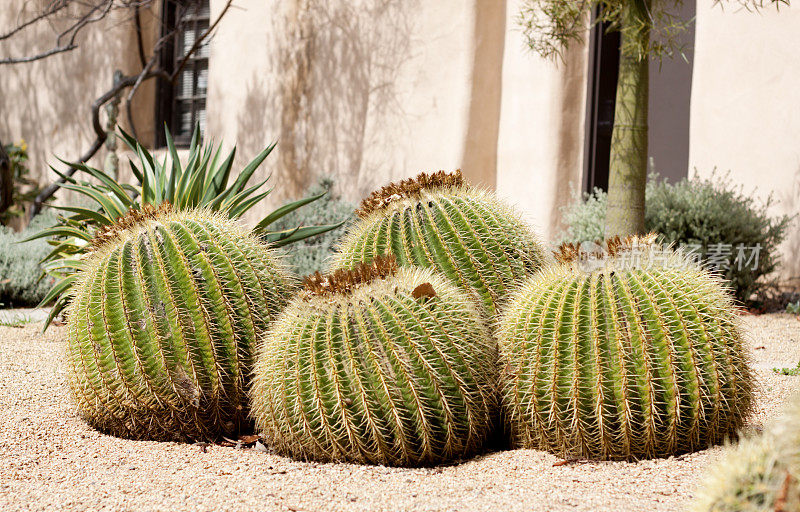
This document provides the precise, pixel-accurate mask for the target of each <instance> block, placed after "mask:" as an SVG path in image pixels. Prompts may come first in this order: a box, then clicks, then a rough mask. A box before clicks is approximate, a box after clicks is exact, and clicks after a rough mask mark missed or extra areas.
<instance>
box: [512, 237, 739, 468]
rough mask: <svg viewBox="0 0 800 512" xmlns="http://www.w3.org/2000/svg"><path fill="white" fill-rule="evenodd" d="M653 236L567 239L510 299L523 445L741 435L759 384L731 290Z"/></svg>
mask: <svg viewBox="0 0 800 512" xmlns="http://www.w3.org/2000/svg"><path fill="white" fill-rule="evenodd" d="M654 240H655V235H650V236H648V237H645V238H636V237H633V238H629V239H626V240H620V239H619V238H616V239H614V240H611V241H609V242H608V243H607V246H606V247H605V248H604V250H602V251H598V252H588V253H587V252H586V251H582V250H580V249H579V248H577V247H575V246H572V245H569V244H566V245H564V246H562V248H561V252H560V253H559V254H558V259H559V260H560V264H559V265H556V266H553V267H551V268H547V269H544V270H542V271H540V272H539V273H538V274H537V275H536V276H534V277H532V278H530V279H529V280H528V281H526V282H525V283H524V284H523V285H522V286H521V287H520V288H519V290H517V291H516V292H515V294H514V295H513V297H512V298H510V299H509V303H508V307H507V308H506V310H505V311H504V313H503V315H502V317H501V320H500V322H499V328H498V329H497V337H498V340H499V343H500V352H501V356H500V357H501V363H500V364H501V368H502V377H501V378H502V381H503V383H502V388H503V392H502V394H503V406H504V409H505V416H506V419H507V426H508V428H509V430H510V432H511V435H512V438H513V444H514V445H515V446H518V447H528V448H537V449H544V450H547V451H550V452H553V453H557V454H561V455H563V456H565V457H589V458H599V459H638V458H646V457H659V456H669V455H674V454H678V453H682V452H689V451H693V450H697V449H700V448H702V447H706V446H708V445H710V444H714V443H719V442H721V441H723V440H724V439H725V438H726V437H727V436H733V435H735V434H736V432H737V430H738V429H739V427H740V426H741V425H742V422H743V420H744V418H745V416H746V414H747V413H748V411H749V409H750V404H751V401H752V386H753V384H752V376H751V370H750V369H749V366H748V357H747V354H746V351H745V348H744V347H743V343H742V338H741V336H740V332H739V328H738V326H737V320H736V315H735V311H734V306H733V303H732V299H731V298H730V297H729V295H728V293H727V292H726V290H725V289H724V287H723V286H722V284H721V281H720V280H719V279H718V278H716V277H714V276H712V275H711V274H709V273H708V272H706V271H705V270H703V269H702V268H700V267H698V266H696V265H695V264H693V263H692V262H690V261H689V260H688V259H686V258H685V257H684V256H683V255H681V254H679V253H673V252H671V251H670V250H669V249H661V248H660V247H658V246H657V245H655V244H654Z"/></svg>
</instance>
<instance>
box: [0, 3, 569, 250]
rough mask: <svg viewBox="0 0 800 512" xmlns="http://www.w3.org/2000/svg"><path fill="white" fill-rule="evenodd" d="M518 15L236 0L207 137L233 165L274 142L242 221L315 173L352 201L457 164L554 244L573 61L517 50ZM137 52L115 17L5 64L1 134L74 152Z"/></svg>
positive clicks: (482, 6)
mask: <svg viewBox="0 0 800 512" xmlns="http://www.w3.org/2000/svg"><path fill="white" fill-rule="evenodd" d="M13 1H14V3H15V4H17V5H16V7H17V9H18V8H21V6H23V5H27V3H26V2H25V1H24V0H13ZM224 4H225V1H224V0H211V8H212V17H215V16H216V15H218V14H219V12H220V11H221V9H222V8H223V6H224ZM15 10H16V9H7V10H6V11H5V12H4V13H2V14H0V16H5V18H3V17H0V22H2V23H3V24H7V23H8V22H9V20H8V16H9V15H8V13H9V12H12V11H15ZM518 10H519V0H508V2H506V1H505V0H440V1H437V2H428V1H423V0H355V1H350V0H330V1H328V0H267V1H264V0H237V2H236V4H235V8H233V9H231V10H230V11H229V12H228V13H227V15H226V17H225V18H224V19H223V20H222V22H221V23H220V25H219V27H218V30H217V32H216V34H215V36H214V38H213V39H212V41H211V56H210V70H209V98H208V132H209V134H210V135H212V136H213V137H214V138H215V139H217V140H220V139H222V140H224V143H225V144H226V145H227V146H228V147H231V146H232V145H233V144H234V143H236V144H238V147H239V151H238V163H239V165H243V164H244V163H245V162H246V161H248V160H249V159H250V158H252V157H253V156H255V155H256V154H257V153H258V152H259V151H260V150H261V149H262V148H263V147H265V146H266V145H267V144H269V143H270V142H271V141H273V140H276V139H279V145H278V150H277V152H276V153H275V154H274V155H272V156H270V158H269V159H268V160H267V162H266V164H265V165H264V167H263V169H262V170H261V171H260V173H261V174H260V176H256V178H258V177H266V176H267V175H268V174H270V173H272V174H273V184H274V185H276V193H275V194H274V197H273V198H272V199H271V203H270V204H268V205H265V206H264V207H263V208H262V209H261V210H260V211H252V212H251V213H250V216H249V217H248V220H253V219H255V218H256V217H257V216H258V215H259V214H262V215H263V212H264V211H265V210H266V209H267V208H269V207H273V206H274V205H275V204H277V203H278V202H279V201H282V200H284V199H285V198H287V197H296V196H298V195H299V194H300V193H301V192H302V190H303V189H304V188H305V187H307V186H308V185H310V184H312V183H313V182H314V181H315V180H316V179H317V178H318V177H320V176H322V175H330V176H333V177H334V178H335V179H336V182H337V186H338V187H339V189H340V190H339V191H340V192H342V193H343V194H344V195H345V196H346V197H347V198H349V199H351V200H357V199H359V198H361V197H363V196H364V195H365V194H367V193H368V192H369V191H370V190H372V189H373V188H375V187H377V186H380V185H382V184H385V183H386V182H388V181H390V180H396V179H400V178H405V177H408V176H412V175H415V174H416V173H418V172H420V171H432V170H438V169H447V170H453V169H456V168H463V170H464V172H465V174H466V175H467V177H468V178H469V179H470V180H471V181H472V182H474V183H476V184H479V185H481V186H486V187H490V188H495V187H496V188H497V189H498V190H499V191H500V193H501V194H502V195H504V196H506V197H508V198H509V199H510V200H512V201H513V202H515V203H517V204H518V205H519V206H520V207H521V208H522V209H523V210H524V211H525V213H526V215H527V216H528V217H529V218H530V219H531V220H532V221H533V222H534V223H535V224H536V225H537V226H538V227H539V228H540V232H542V234H548V235H549V234H551V233H552V232H553V230H554V229H555V228H556V227H557V226H556V224H557V211H558V210H557V209H558V207H559V206H560V205H561V204H563V203H564V202H565V201H566V199H567V197H568V195H569V187H570V186H571V185H574V186H579V181H580V162H581V158H582V157H581V151H582V136H583V135H582V129H581V125H582V122H583V110H584V105H583V96H584V89H585V72H584V68H585V63H584V60H585V52H584V51H583V49H578V50H577V51H575V52H572V53H571V54H570V55H569V57H568V59H567V61H566V62H565V63H562V64H560V65H556V63H555V62H551V61H544V60H542V59H539V58H538V57H536V56H534V55H533V54H531V53H530V52H528V51H526V50H525V49H524V48H523V44H522V37H521V34H520V33H519V31H518V30H516V28H515V27H514V17H515V16H516V14H517V12H518ZM148 16H149V18H148V19H149V20H150V21H151V22H152V20H153V19H154V16H153V15H152V13H149V14H148ZM154 41H155V32H151V33H150V38H149V39H148V44H152V43H153V42H154ZM133 43H134V39H133V32H132V27H131V25H130V23H128V22H126V21H125V20H121V19H114V20H109V22H108V23H106V24H105V25H103V26H99V27H94V28H92V29H90V30H87V31H86V36H85V37H84V40H82V41H81V45H82V46H81V49H80V50H79V51H77V52H73V53H70V54H67V55H64V56H60V57H56V58H54V59H50V60H48V61H45V62H42V63H40V64H36V65H33V66H26V65H22V66H17V67H14V68H4V70H3V71H4V73H2V74H0V91H1V92H2V95H1V96H0V101H2V103H0V108H2V112H3V115H2V116H0V119H2V121H0V123H3V124H0V138H7V139H10V138H19V137H25V138H27V139H28V141H29V146H30V147H31V149H32V151H33V155H32V161H31V164H32V166H34V167H35V168H37V169H38V170H40V172H41V170H42V169H44V166H43V163H44V162H52V161H53V160H52V155H53V154H57V155H62V156H65V157H67V158H70V157H75V156H77V155H78V154H80V153H81V152H83V150H84V149H85V147H86V146H87V145H88V144H89V142H90V141H91V137H92V133H91V131H90V125H89V114H88V105H89V104H90V103H91V101H92V100H93V99H94V98H95V97H96V96H97V95H98V94H100V93H101V92H102V91H103V90H104V89H105V88H106V87H107V83H108V82H109V81H110V80H111V73H112V71H113V69H114V68H115V67H117V66H119V67H121V68H122V69H123V71H125V72H126V73H130V72H133V71H135V69H136V59H135V53H134V52H133V48H134V47H133ZM25 49H27V48H24V49H21V50H25ZM3 53H5V49H3ZM9 69H10V71H9V72H6V71H7V70H9ZM62 75H64V76H65V79H63V80H62V79H60V77H61V76H62ZM17 95H23V98H22V99H18V98H16V96H17ZM137 101H138V103H137V104H136V105H135V106H136V111H137V113H138V117H139V118H140V120H139V121H137V127H138V128H139V134H140V136H142V138H143V140H152V131H151V130H152V128H153V119H152V114H153V111H154V105H153V93H152V89H151V90H149V91H143V94H140V95H139V96H137ZM31 110H32V111H33V112H34V114H33V115H30V113H29V112H30V111H31ZM103 156H104V155H103V154H102V152H101V154H100V155H99V156H98V157H97V158H96V159H95V161H94V164H95V165H98V166H99V165H102V159H103ZM123 167H125V166H124V165H123ZM557 174H558V175H559V177H558V178H557V177H556V176H557Z"/></svg>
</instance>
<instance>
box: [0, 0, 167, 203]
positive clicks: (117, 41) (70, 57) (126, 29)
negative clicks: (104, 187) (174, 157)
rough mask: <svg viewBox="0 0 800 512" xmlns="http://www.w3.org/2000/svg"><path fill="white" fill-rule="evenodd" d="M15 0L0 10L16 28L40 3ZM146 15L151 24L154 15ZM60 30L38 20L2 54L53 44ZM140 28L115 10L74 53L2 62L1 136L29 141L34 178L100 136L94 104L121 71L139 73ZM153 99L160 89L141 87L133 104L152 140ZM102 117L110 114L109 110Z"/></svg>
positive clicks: (5, 23) (0, 45) (62, 20)
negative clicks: (93, 116)
mask: <svg viewBox="0 0 800 512" xmlns="http://www.w3.org/2000/svg"><path fill="white" fill-rule="evenodd" d="M10 4H11V5H8V6H5V5H4V7H3V9H0V27H3V28H6V27H11V26H15V25H16V24H17V23H18V22H19V21H20V20H25V19H28V18H29V17H30V16H32V15H33V14H34V12H33V10H32V9H33V7H34V6H36V5H38V3H36V2H28V1H25V0H11V1H10ZM142 14H143V21H144V23H145V25H146V26H152V24H153V22H154V20H155V18H154V15H153V13H151V12H149V11H144V12H143V13H142ZM68 21H69V19H67V18H66V17H65V16H62V17H57V18H55V24H54V27H53V28H55V29H58V28H59V27H61V26H62V25H63V24H66V23H67V22H68ZM53 28H51V27H50V26H48V25H47V24H39V25H36V26H35V27H34V30H30V31H28V32H27V34H28V35H27V37H25V38H19V37H16V38H12V39H9V40H7V41H3V42H0V55H2V56H4V57H5V56H24V55H30V54H35V53H37V52H38V51H43V50H46V49H48V48H49V47H50V46H48V45H52V42H53V40H54V37H53ZM134 34H135V33H134V32H133V24H132V22H130V21H129V20H128V19H125V18H122V17H120V16H119V15H116V14H112V15H111V17H110V18H108V19H107V20H104V21H103V22H100V23H98V24H96V25H93V26H91V27H89V28H88V29H87V30H85V31H84V32H82V33H81V35H80V36H79V37H78V39H77V41H76V42H77V44H78V45H79V48H78V49H76V50H75V51H72V52H69V53H64V54H61V55H55V56H52V57H50V58H48V59H46V60H42V61H39V62H34V63H28V64H16V65H13V66H2V67H0V140H2V141H3V142H4V143H8V142H12V141H19V140H20V139H25V140H26V142H27V143H28V151H29V153H30V162H29V164H30V167H31V173H32V175H33V177H35V178H36V179H39V180H40V181H41V182H47V181H50V180H53V179H54V178H55V175H54V174H53V173H52V172H50V171H49V169H48V167H47V165H48V164H51V165H53V166H55V167H57V168H59V169H63V168H64V166H63V164H61V163H60V162H58V160H57V159H56V158H55V157H56V156H58V157H61V158H63V159H66V160H70V159H76V158H78V156H79V155H81V154H82V153H84V152H85V151H86V150H87V149H88V147H89V146H90V144H91V143H92V141H94V132H93V131H92V128H91V115H90V105H91V103H92V102H93V101H94V99H95V98H97V97H98V96H99V95H100V94H102V93H103V92H105V91H106V90H107V89H108V88H109V87H110V86H111V84H112V81H113V73H114V70H115V69H120V70H122V71H123V73H132V72H134V71H136V69H137V67H136V66H137V65H138V59H137V58H136V53H135V52H134V50H133V48H135V46H134V41H135V39H134V38H135V35H134ZM148 44H152V41H148ZM152 98H153V89H152V87H151V86H150V85H148V86H145V87H142V88H141V90H140V92H139V94H138V95H137V97H136V98H135V99H134V104H133V105H134V112H135V119H136V121H137V125H138V126H139V127H140V133H139V135H140V136H149V137H150V138H152V125H153V121H152V118H153V108H152V105H153V99H152ZM120 117H122V114H121V115H120ZM101 119H105V113H104V112H103V114H102V116H101ZM126 124H127V123H126ZM103 158H104V151H102V150H101V152H100V153H99V154H98V156H96V157H95V158H94V160H93V161H92V162H93V164H94V165H96V166H100V167H102V165H103ZM58 198H59V199H61V200H62V201H63V200H69V199H70V198H71V193H70V192H68V191H61V192H60V193H59V194H58Z"/></svg>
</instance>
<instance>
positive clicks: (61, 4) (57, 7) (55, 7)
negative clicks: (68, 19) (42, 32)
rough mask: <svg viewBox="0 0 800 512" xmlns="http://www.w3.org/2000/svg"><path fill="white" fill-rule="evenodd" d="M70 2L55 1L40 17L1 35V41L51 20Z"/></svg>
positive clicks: (65, 0) (66, 0)
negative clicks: (43, 21)
mask: <svg viewBox="0 0 800 512" xmlns="http://www.w3.org/2000/svg"><path fill="white" fill-rule="evenodd" d="M69 2H70V0H54V1H52V2H51V3H50V6H49V7H47V8H45V9H44V10H43V11H42V12H41V13H39V14H38V15H36V16H34V17H33V18H31V19H29V20H28V21H25V22H23V23H20V24H19V25H17V26H16V27H14V28H12V29H11V30H9V31H8V32H5V33H3V34H0V41H3V40H4V39H8V38H10V37H11V36H13V35H15V34H17V33H18V32H21V31H23V30H25V29H26V28H28V27H30V26H31V25H34V24H36V23H37V22H39V21H42V20H44V19H47V18H49V17H50V16H52V15H53V14H55V13H57V12H58V11H60V10H62V9H64V8H65V7H67V6H68V5H69Z"/></svg>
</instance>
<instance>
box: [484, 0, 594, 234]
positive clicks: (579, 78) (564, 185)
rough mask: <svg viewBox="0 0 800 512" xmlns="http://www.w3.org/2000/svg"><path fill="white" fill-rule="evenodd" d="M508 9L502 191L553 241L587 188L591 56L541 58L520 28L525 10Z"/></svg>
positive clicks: (513, 3) (514, 4)
mask: <svg viewBox="0 0 800 512" xmlns="http://www.w3.org/2000/svg"><path fill="white" fill-rule="evenodd" d="M508 3H509V7H508V13H507V17H508V21H507V23H508V27H509V28H508V30H507V31H506V44H505V48H506V51H505V56H504V61H503V95H502V97H503V99H502V114H501V117H500V140H499V143H498V159H497V164H498V172H497V176H498V179H497V191H498V193H499V194H500V195H501V196H503V197H506V198H507V199H509V200H511V201H512V202H514V203H515V204H517V205H518V206H519V207H520V209H522V210H523V211H524V213H525V215H526V217H527V218H528V219H529V220H530V221H531V222H532V223H533V225H534V226H535V227H536V228H537V230H538V232H539V233H540V234H541V235H542V236H545V237H547V238H552V237H554V236H555V235H556V234H557V233H558V232H559V230H560V229H561V226H560V215H559V208H560V207H561V206H563V205H564V204H566V203H567V202H568V200H569V197H570V193H571V187H574V188H577V189H580V187H581V177H582V162H583V124H584V117H585V111H586V103H585V102H586V80H587V78H586V59H587V48H586V47H583V46H578V45H575V46H574V47H573V48H572V49H571V50H570V51H569V52H568V53H567V54H566V55H565V57H564V61H563V62H561V61H553V60H545V59H542V58H540V57H538V56H536V55H535V54H533V53H531V52H530V51H529V50H528V49H527V48H525V47H524V45H523V38H522V35H521V33H520V31H519V30H518V29H516V27H514V18H515V17H516V16H517V14H518V13H519V4H520V2H519V1H518V0H509V2H508Z"/></svg>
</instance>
